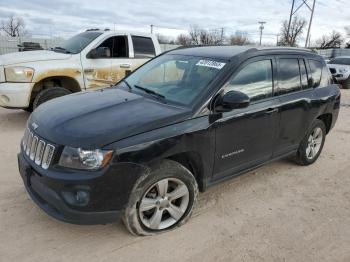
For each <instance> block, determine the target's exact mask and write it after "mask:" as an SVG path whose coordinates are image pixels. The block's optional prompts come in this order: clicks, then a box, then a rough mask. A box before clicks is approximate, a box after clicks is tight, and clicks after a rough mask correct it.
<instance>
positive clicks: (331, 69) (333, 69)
mask: <svg viewBox="0 0 350 262" xmlns="http://www.w3.org/2000/svg"><path fill="white" fill-rule="evenodd" d="M329 71H331V73H332V74H336V73H337V70H335V68H329Z"/></svg>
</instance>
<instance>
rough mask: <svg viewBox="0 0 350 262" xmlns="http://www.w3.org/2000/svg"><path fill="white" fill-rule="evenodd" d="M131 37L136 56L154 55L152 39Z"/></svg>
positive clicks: (146, 56) (147, 56)
mask: <svg viewBox="0 0 350 262" xmlns="http://www.w3.org/2000/svg"><path fill="white" fill-rule="evenodd" d="M131 39H132V43H133V46H134V56H135V57H136V58H149V57H154V56H155V55H156V51H155V49H154V45H153V41H152V39H151V38H150V37H142V36H132V37H131Z"/></svg>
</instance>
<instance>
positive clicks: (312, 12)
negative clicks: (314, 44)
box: [286, 0, 316, 47]
mask: <svg viewBox="0 0 350 262" xmlns="http://www.w3.org/2000/svg"><path fill="white" fill-rule="evenodd" d="M301 2H302V3H300V5H299V6H298V7H297V8H294V6H295V0H293V2H292V8H291V10H290V15H289V23H288V30H287V39H286V40H287V41H288V43H290V26H291V23H292V18H293V16H294V15H295V14H296V12H298V11H299V9H300V8H301V7H303V6H306V7H307V8H308V9H309V11H310V12H311V16H310V21H309V28H308V30H307V35H306V41H305V47H307V46H308V44H309V42H310V32H311V24H312V18H313V16H314V11H315V4H316V0H313V4H312V7H310V5H309V4H308V0H301Z"/></svg>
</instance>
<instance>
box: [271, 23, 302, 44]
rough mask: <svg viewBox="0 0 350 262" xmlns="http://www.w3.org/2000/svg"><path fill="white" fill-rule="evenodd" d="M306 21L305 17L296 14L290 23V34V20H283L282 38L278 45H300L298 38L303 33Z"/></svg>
mask: <svg viewBox="0 0 350 262" xmlns="http://www.w3.org/2000/svg"><path fill="white" fill-rule="evenodd" d="M305 26H306V21H305V20H304V19H303V18H299V17H297V16H295V17H294V18H293V20H292V22H291V24H290V29H289V34H288V20H285V21H283V23H282V28H281V33H280V35H281V39H280V41H279V43H278V45H282V46H298V40H299V38H300V36H301V35H302V34H303V31H304V29H305Z"/></svg>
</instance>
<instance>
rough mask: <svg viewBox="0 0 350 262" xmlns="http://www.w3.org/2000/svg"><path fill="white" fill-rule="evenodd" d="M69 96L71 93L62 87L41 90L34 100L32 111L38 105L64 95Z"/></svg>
mask: <svg viewBox="0 0 350 262" xmlns="http://www.w3.org/2000/svg"><path fill="white" fill-rule="evenodd" d="M69 94H71V91H69V90H68V89H65V88H63V87H50V88H47V89H44V90H42V91H41V92H40V93H39V94H38V95H37V96H36V97H35V99H34V102H33V110H34V109H36V108H37V107H38V106H39V105H41V104H43V103H45V102H47V101H49V100H51V99H54V98H57V97H61V96H65V95H69Z"/></svg>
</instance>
